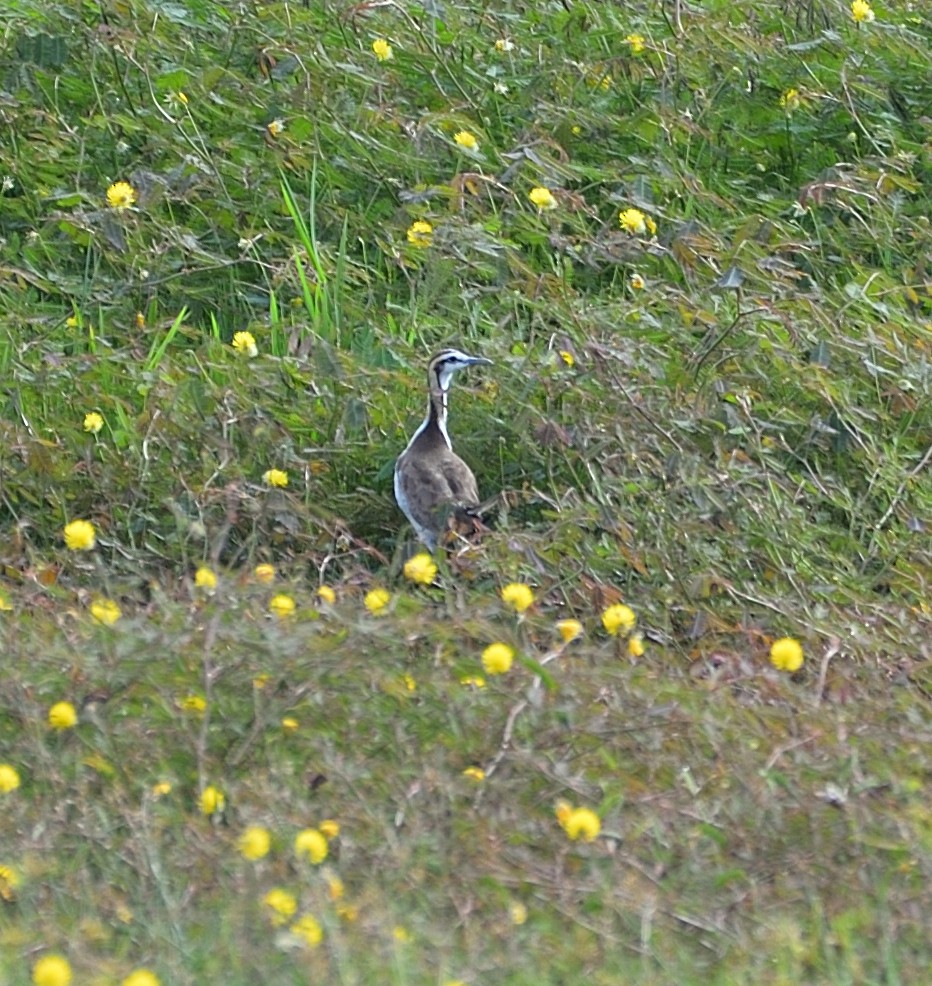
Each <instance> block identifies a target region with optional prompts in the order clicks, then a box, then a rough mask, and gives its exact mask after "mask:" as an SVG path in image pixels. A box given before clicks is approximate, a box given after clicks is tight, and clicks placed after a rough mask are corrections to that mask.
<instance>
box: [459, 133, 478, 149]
mask: <svg viewBox="0 0 932 986" xmlns="http://www.w3.org/2000/svg"><path fill="white" fill-rule="evenodd" d="M453 139H454V140H455V141H456V143H457V144H459V145H460V147H465V148H466V150H467V151H474V150H475V149H476V148H477V147H478V146H479V141H478V140H476V137H475V134H471V133H470V132H469V131H468V130H458V131H457V132H456V133H455V134H453Z"/></svg>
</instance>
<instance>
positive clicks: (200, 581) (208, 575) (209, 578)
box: [194, 565, 217, 592]
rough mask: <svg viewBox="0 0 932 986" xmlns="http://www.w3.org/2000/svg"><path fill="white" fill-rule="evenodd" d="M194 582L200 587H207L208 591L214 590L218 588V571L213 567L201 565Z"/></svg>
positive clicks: (195, 574)
mask: <svg viewBox="0 0 932 986" xmlns="http://www.w3.org/2000/svg"><path fill="white" fill-rule="evenodd" d="M194 584H195V585H196V586H197V587H198V589H206V590H207V591H208V592H213V590H214V589H216V588H217V573H216V572H214V570H213V569H212V568H208V567H207V566H206V565H201V567H200V568H199V569H198V570H197V571H196V572H195V573H194Z"/></svg>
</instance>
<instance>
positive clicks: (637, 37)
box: [625, 34, 644, 55]
mask: <svg viewBox="0 0 932 986" xmlns="http://www.w3.org/2000/svg"><path fill="white" fill-rule="evenodd" d="M625 43H626V44H629V45H631V54H632V55H640V54H641V52H642V51H643V50H644V36H643V35H641V34H629V35H628V36H627V37H626V38H625Z"/></svg>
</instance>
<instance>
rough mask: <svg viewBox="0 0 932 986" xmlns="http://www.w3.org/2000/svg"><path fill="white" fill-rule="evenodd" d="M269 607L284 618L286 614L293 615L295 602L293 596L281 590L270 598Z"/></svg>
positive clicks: (279, 616) (280, 617) (281, 618)
mask: <svg viewBox="0 0 932 986" xmlns="http://www.w3.org/2000/svg"><path fill="white" fill-rule="evenodd" d="M269 609H270V610H271V611H272V612H273V613H274V614H275V615H276V616H277V617H278V618H279V619H280V620H283V619H284V618H285V617H286V616H291V615H292V614H293V613H294V609H295V603H294V600H293V599H292V598H291V596H286V595H285V594H284V593H283V592H281V593H279V594H278V595H277V596H272V598H271V599H270V600H269Z"/></svg>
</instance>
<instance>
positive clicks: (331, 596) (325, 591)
mask: <svg viewBox="0 0 932 986" xmlns="http://www.w3.org/2000/svg"><path fill="white" fill-rule="evenodd" d="M317 597H318V599H320V600H321V602H325V603H327V605H328V606H332V605H333V604H334V603H335V602H336V601H337V594H336V593H335V592H334V591H333V589H331V588H330V586H329V585H322V586H321V587H320V588H319V589H318V590H317Z"/></svg>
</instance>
